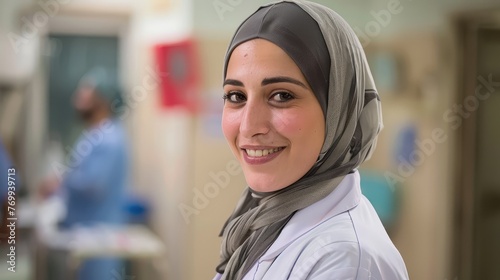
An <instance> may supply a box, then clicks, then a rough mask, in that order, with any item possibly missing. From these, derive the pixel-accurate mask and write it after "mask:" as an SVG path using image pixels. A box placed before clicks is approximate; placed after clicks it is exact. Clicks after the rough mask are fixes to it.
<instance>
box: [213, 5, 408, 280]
mask: <svg viewBox="0 0 500 280" xmlns="http://www.w3.org/2000/svg"><path fill="white" fill-rule="evenodd" d="M224 102H225V104H224V112H223V120H222V126H223V131H224V135H225V137H226V139H227V141H228V143H229V145H230V147H231V150H232V152H233V154H234V155H235V157H236V158H237V159H238V160H239V162H240V164H241V166H242V168H243V172H244V175H245V178H246V181H247V183H248V186H249V187H248V188H247V189H246V190H245V192H244V193H243V195H242V198H241V200H240V202H239V203H238V205H237V207H236V209H235V210H234V212H233V214H232V215H231V216H230V217H229V219H228V220H227V222H226V224H225V225H224V228H223V231H222V236H223V241H222V247H221V262H220V264H219V265H218V266H217V272H218V274H217V275H216V276H215V278H214V279H224V280H240V279H245V280H246V279H267V280H280V279H314V280H322V279H323V280H332V279H342V280H344V279H378V280H382V279H383V280H392V279H395V280H397V279H408V275H407V272H406V268H405V265H404V262H403V259H402V258H401V255H400V254H399V252H398V251H397V249H396V248H395V247H394V245H393V244H392V242H391V240H390V239H389V237H388V235H387V233H386V231H385V230H384V228H383V226H382V223H381V222H380V219H379V218H378V216H377V214H376V212H375V210H374V209H373V207H372V205H371V204H370V202H369V201H368V200H367V199H366V198H365V197H364V196H363V195H362V194H361V191H360V182H359V181H360V180H359V174H358V171H357V168H358V166H359V165H360V164H361V163H362V162H363V161H365V160H367V159H368V158H369V157H370V155H371V153H372V152H373V149H374V148H375V144H376V139H377V135H378V133H379V132H380V130H381V129H382V119H381V107H380V100H379V96H378V94H377V91H376V89H375V85H374V83H373V79H372V75H371V73H370V70H369V67H368V64H367V62H366V58H365V54H364V52H363V49H362V47H361V44H360V43H359V41H358V39H357V37H356V35H355V33H354V32H353V31H352V29H351V28H350V27H349V26H348V24H347V23H346V22H345V21H344V20H343V19H342V18H341V17H340V16H339V15H337V14H336V13H335V12H333V11H332V10H330V9H328V8H326V7H324V6H321V5H318V4H315V3H311V2H304V1H283V2H279V3H274V4H270V5H267V6H263V7H261V8H260V9H259V10H257V11H256V12H255V13H254V14H252V15H251V16H250V17H249V18H248V19H246V20H245V21H244V22H243V23H242V24H241V26H240V27H239V28H238V30H237V31H236V34H235V35H234V37H233V39H232V41H231V43H230V45H229V48H228V51H227V54H226V59H225V66H224Z"/></svg>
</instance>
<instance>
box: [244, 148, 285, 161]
mask: <svg viewBox="0 0 500 280" xmlns="http://www.w3.org/2000/svg"><path fill="white" fill-rule="evenodd" d="M285 148H286V147H276V148H272V147H271V148H259V149H257V148H250V147H249V148H243V149H242V153H243V159H244V160H245V162H246V163H248V164H254V165H256V164H264V163H267V162H270V161H271V160H273V159H275V158H276V157H277V156H278V155H279V154H280V153H281V152H282V151H283V150H284V149H285Z"/></svg>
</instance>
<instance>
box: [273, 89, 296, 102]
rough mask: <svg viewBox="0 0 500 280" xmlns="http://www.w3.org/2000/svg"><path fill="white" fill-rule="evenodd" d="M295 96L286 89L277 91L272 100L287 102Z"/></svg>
mask: <svg viewBox="0 0 500 280" xmlns="http://www.w3.org/2000/svg"><path fill="white" fill-rule="evenodd" d="M293 98H294V97H293V95H292V94H291V93H288V92H286V91H281V92H277V93H275V94H273V95H272V96H271V100H272V101H275V102H287V101H289V100H291V99H293Z"/></svg>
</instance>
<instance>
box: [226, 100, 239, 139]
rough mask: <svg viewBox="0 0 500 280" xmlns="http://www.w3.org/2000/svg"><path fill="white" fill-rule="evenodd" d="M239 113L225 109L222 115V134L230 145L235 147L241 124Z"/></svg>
mask: <svg viewBox="0 0 500 280" xmlns="http://www.w3.org/2000/svg"><path fill="white" fill-rule="evenodd" d="M238 115H239V114H238V111H237V110H236V111H235V110H231V109H224V111H223V113H222V132H223V133H224V136H225V137H226V140H227V141H228V143H229V144H231V145H234V144H235V143H234V141H235V139H236V137H237V136H238V132H239V128H240V124H239V118H238Z"/></svg>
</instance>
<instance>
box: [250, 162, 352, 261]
mask: <svg viewBox="0 0 500 280" xmlns="http://www.w3.org/2000/svg"><path fill="white" fill-rule="evenodd" d="M361 196H362V195H361V187H360V177H359V172H358V171H355V172H353V173H350V174H347V175H346V176H345V177H344V179H343V180H342V181H341V182H340V184H339V185H338V186H337V188H335V190H333V191H332V193H330V194H329V195H328V196H326V197H325V198H323V199H321V200H320V201H318V202H316V203H314V204H312V205H310V206H308V207H306V208H304V209H302V210H299V211H298V212H297V213H295V215H294V216H293V217H292V218H291V219H290V221H289V222H288V223H287V224H286V226H285V227H284V228H283V230H282V231H281V233H280V235H279V236H278V238H277V239H276V240H275V241H274V243H273V244H272V245H271V247H269V249H268V250H267V251H266V253H264V255H263V256H262V257H261V258H260V260H259V261H268V260H273V259H275V258H276V257H277V256H278V255H279V254H280V253H281V252H282V251H283V250H285V248H286V247H288V246H289V245H290V244H291V243H292V242H294V241H295V240H296V239H298V238H299V237H301V236H303V235H304V234H306V233H308V232H309V231H311V230H312V229H313V228H315V227H317V226H318V225H320V224H321V223H323V222H324V221H326V220H328V219H330V218H332V217H334V216H336V215H338V214H340V213H343V212H345V211H348V210H350V209H352V208H354V207H356V206H357V205H358V204H359V202H360V200H361Z"/></svg>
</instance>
